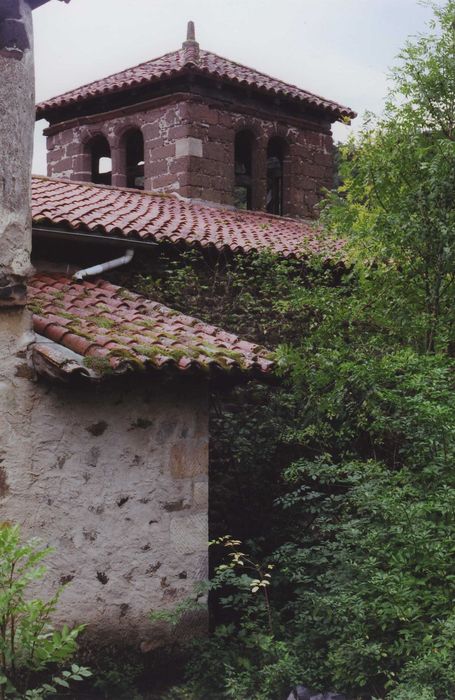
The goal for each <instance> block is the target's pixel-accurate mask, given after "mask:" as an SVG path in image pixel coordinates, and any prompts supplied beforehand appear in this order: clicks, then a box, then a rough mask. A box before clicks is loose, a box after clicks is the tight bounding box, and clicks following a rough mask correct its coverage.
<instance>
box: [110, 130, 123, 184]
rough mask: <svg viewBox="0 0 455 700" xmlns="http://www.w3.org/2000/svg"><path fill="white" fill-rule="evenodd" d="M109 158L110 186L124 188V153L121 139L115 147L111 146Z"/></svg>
mask: <svg viewBox="0 0 455 700" xmlns="http://www.w3.org/2000/svg"><path fill="white" fill-rule="evenodd" d="M111 158H112V184H113V185H115V187H126V151H125V142H124V140H123V139H121V140H119V141H118V142H117V143H116V144H115V145H112V144H111Z"/></svg>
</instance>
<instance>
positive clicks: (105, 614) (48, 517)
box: [0, 378, 208, 650]
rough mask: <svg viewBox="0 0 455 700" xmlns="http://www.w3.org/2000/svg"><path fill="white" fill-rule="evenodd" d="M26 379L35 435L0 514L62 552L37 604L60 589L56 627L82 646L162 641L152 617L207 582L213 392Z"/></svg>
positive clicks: (8, 466)
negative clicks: (79, 630) (73, 630)
mask: <svg viewBox="0 0 455 700" xmlns="http://www.w3.org/2000/svg"><path fill="white" fill-rule="evenodd" d="M21 381H22V384H23V385H24V386H25V387H26V390H25V391H24V389H23V390H22V392H21V394H20V396H22V398H23V400H22V402H21V403H20V404H19V405H18V406H17V408H22V410H23V411H24V413H23V414H22V415H21V416H20V419H21V420H22V421H23V422H24V424H25V425H26V426H27V436H26V437H25V436H24V435H22V437H21V443H22V446H21V447H18V445H17V443H16V448H15V450H14V454H13V453H11V454H10V455H9V458H5V459H4V462H3V471H2V472H1V473H2V479H1V480H0V513H1V520H3V521H5V520H6V521H9V522H14V523H20V524H21V525H22V532H23V534H24V536H26V537H29V536H38V537H39V538H40V539H41V540H42V541H43V542H45V543H47V544H49V545H51V546H52V548H53V549H54V553H53V554H52V555H50V557H48V558H47V560H46V563H47V565H48V567H49V572H48V574H47V575H46V577H45V578H44V579H43V580H42V581H41V582H40V584H39V595H40V597H43V598H45V597H47V596H51V595H53V594H54V593H55V591H56V589H57V588H58V587H59V586H60V585H64V590H63V594H62V597H61V600H60V604H59V607H58V610H57V615H56V616H55V618H54V622H55V623H56V624H57V625H58V624H63V623H66V624H80V623H85V624H87V632H86V638H89V639H95V640H97V641H102V642H103V643H104V642H107V641H109V640H117V641H122V642H125V643H131V644H134V645H135V646H140V645H142V648H143V650H150V649H152V648H154V647H155V646H158V645H160V644H163V643H165V642H166V641H167V640H168V634H169V629H168V628H167V626H164V625H158V626H157V625H156V624H155V625H153V624H151V622H150V621H149V618H148V614H149V611H150V610H162V609H163V608H165V609H167V608H172V606H173V605H175V604H176V603H178V602H179V601H181V600H184V599H186V598H188V597H189V596H191V597H194V584H195V582H196V581H201V580H203V579H205V578H206V576H207V542H208V532H207V527H208V523H207V508H208V485H207V478H208V477H207V471H208V400H207V382H206V381H204V380H202V381H192V382H188V381H185V380H182V379H180V380H179V381H178V382H174V384H173V386H172V385H171V386H169V384H167V385H166V383H165V382H161V381H160V380H159V379H155V381H153V384H150V383H148V382H144V379H143V378H141V379H140V380H137V381H131V378H129V379H128V380H122V379H121V378H120V379H116V380H115V381H113V382H111V383H110V384H108V385H102V386H100V387H98V388H94V387H91V386H82V385H79V386H77V385H74V386H71V387H68V386H67V385H62V384H55V383H54V384H52V385H50V384H49V383H46V382H43V381H40V382H38V383H36V382H35V383H32V382H31V381H30V380H25V379H23V380H21ZM16 395H17V390H16ZM18 418H19V416H18ZM65 584H66V585H65ZM191 624H192V625H193V626H194V625H196V624H198V625H200V624H202V627H204V624H205V623H204V615H203V614H202V615H200V616H199V618H198V620H197V619H195V618H192V620H191ZM181 632H182V630H180V633H181Z"/></svg>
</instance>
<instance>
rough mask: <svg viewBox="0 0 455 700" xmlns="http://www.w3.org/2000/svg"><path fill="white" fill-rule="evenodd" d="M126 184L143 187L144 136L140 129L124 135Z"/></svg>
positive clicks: (140, 188) (138, 188) (136, 187)
mask: <svg viewBox="0 0 455 700" xmlns="http://www.w3.org/2000/svg"><path fill="white" fill-rule="evenodd" d="M125 151H126V186H127V187H133V188H135V189H137V190H143V189H144V137H143V136H142V132H141V130H140V129H134V131H129V132H128V133H127V134H126V136H125Z"/></svg>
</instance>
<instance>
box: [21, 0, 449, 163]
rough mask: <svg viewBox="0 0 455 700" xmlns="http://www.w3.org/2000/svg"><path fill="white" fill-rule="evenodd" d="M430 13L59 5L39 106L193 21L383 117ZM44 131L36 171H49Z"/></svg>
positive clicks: (400, 2) (47, 13)
mask: <svg viewBox="0 0 455 700" xmlns="http://www.w3.org/2000/svg"><path fill="white" fill-rule="evenodd" d="M438 4H440V5H442V4H443V0H439V3H438ZM430 16H431V12H430V10H429V9H428V8H427V7H423V6H422V5H421V4H420V3H419V2H418V0H278V1H277V0H71V2H70V4H69V5H67V4H65V3H61V2H57V1H56V0H54V1H53V2H49V3H47V4H46V5H44V6H43V7H41V8H40V9H38V10H36V11H35V12H34V19H35V56H36V90H37V101H40V100H43V99H45V98H48V97H53V96H55V95H58V94H60V93H62V92H65V91H66V90H69V89H71V88H74V87H77V86H78V85H82V84H85V83H88V82H91V81H93V80H96V79H98V78H102V77H104V76H106V75H109V74H111V73H115V72H117V71H119V70H123V69H124V68H128V67H130V66H133V65H135V64H137V63H140V62H142V61H147V60H149V59H151V58H155V57H156V56H160V55H162V54H163V53H166V52H167V51H173V50H175V49H177V48H179V46H180V45H181V43H182V41H183V40H184V38H185V34H186V23H187V21H188V20H189V19H192V20H194V21H195V23H196V38H197V39H198V41H199V43H200V45H201V47H202V48H204V49H208V50H210V51H213V52H215V53H218V54H220V55H221V56H225V57H227V58H231V59H233V60H235V61H238V62H240V63H244V64H246V65H248V66H251V67H254V68H257V69H258V70H261V71H263V72H266V73H269V74H270V75H273V76H274V77H277V78H281V79H282V80H285V81H286V82H289V83H293V84H296V85H298V86H299V87H302V88H305V89H307V90H310V91H312V92H316V93H318V94H320V95H323V96H324V97H327V98H330V99H333V100H336V101H338V102H341V103H342V104H345V105H348V106H349V107H352V108H353V109H354V110H355V111H357V112H358V113H359V115H361V114H362V113H363V112H364V111H365V110H370V111H374V112H380V110H381V106H382V101H383V97H384V95H385V92H386V77H387V72H388V69H389V68H390V66H391V65H392V63H393V61H394V58H395V56H396V54H397V53H398V51H399V50H400V48H401V47H402V46H403V44H404V42H405V40H406V38H407V37H408V36H410V35H413V34H416V33H417V32H419V31H421V30H423V29H424V27H425V24H426V21H427V20H428V19H429V17H430ZM356 122H357V123H358V124H360V122H361V117H359V118H358V119H357V120H356ZM45 126H46V122H45V121H40V122H38V124H37V130H36V141H35V159H34V172H35V173H45V172H46V157H45V139H44V137H43V136H42V135H41V134H42V130H43V128H44V127H45ZM347 130H348V127H345V126H342V125H336V126H335V129H334V134H335V137H336V138H338V139H343V138H345V137H346V133H347Z"/></svg>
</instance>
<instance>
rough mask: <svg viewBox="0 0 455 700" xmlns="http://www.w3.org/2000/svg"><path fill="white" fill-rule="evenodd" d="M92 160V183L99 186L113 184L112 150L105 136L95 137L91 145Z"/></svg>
mask: <svg viewBox="0 0 455 700" xmlns="http://www.w3.org/2000/svg"><path fill="white" fill-rule="evenodd" d="M89 149H90V156H91V160H92V164H91V167H92V182H95V183H96V184H97V185H110V184H111V183H112V159H111V149H110V146H109V143H108V141H107V139H106V138H105V137H104V136H101V135H100V136H95V138H94V139H92V140H91V141H90V144H89Z"/></svg>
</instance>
